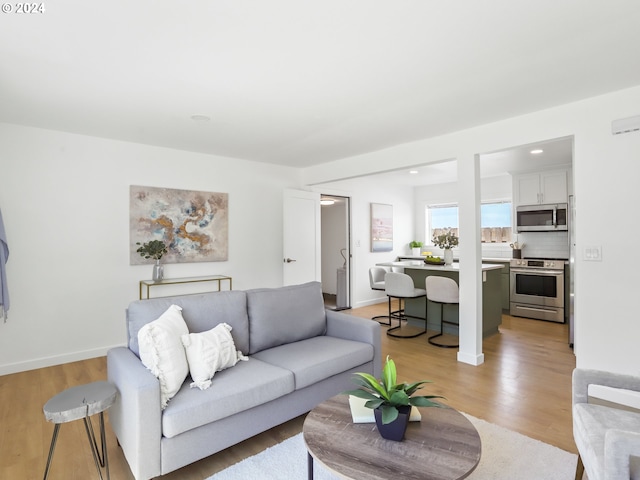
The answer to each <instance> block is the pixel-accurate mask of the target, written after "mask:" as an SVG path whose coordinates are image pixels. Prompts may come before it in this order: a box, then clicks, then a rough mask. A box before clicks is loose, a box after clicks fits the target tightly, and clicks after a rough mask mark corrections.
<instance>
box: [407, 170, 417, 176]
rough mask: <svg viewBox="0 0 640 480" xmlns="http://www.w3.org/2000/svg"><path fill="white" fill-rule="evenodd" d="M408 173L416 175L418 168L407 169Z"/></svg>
mask: <svg viewBox="0 0 640 480" xmlns="http://www.w3.org/2000/svg"><path fill="white" fill-rule="evenodd" d="M409 173H410V174H411V175H416V174H417V173H418V170H409Z"/></svg>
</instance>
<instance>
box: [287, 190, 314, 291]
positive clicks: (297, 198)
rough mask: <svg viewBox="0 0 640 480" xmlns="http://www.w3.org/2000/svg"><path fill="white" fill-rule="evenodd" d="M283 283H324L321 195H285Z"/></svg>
mask: <svg viewBox="0 0 640 480" xmlns="http://www.w3.org/2000/svg"><path fill="white" fill-rule="evenodd" d="M283 205H284V215H283V216H284V219H283V230H284V231H283V242H282V243H283V250H282V251H283V267H282V268H283V276H282V277H283V283H284V285H297V284H300V283H305V282H311V281H314V280H315V281H321V278H322V273H321V263H320V194H319V193H315V192H306V191H302V190H290V189H287V190H285V191H284V199H283Z"/></svg>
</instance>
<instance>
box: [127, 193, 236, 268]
mask: <svg viewBox="0 0 640 480" xmlns="http://www.w3.org/2000/svg"><path fill="white" fill-rule="evenodd" d="M228 197H229V196H228V194H227V193H215V192H198V191H191V190H176V189H171V188H159V187H143V186H138V185H131V186H130V189H129V212H130V218H129V231H130V235H129V243H130V254H131V255H130V263H131V265H140V264H145V263H149V260H145V259H144V258H143V257H141V256H140V254H139V253H137V252H136V250H137V249H138V247H139V246H138V245H136V242H140V243H145V242H148V241H150V240H162V241H164V242H165V243H166V244H167V248H168V250H169V252H168V253H167V254H166V255H165V256H164V257H162V262H163V263H186V262H222V261H226V260H228V255H229V253H228V251H229V217H228V213H229V198H228Z"/></svg>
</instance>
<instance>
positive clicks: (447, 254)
mask: <svg viewBox="0 0 640 480" xmlns="http://www.w3.org/2000/svg"><path fill="white" fill-rule="evenodd" d="M452 263H453V250H451V249H450V248H445V249H444V264H445V265H451V264H452Z"/></svg>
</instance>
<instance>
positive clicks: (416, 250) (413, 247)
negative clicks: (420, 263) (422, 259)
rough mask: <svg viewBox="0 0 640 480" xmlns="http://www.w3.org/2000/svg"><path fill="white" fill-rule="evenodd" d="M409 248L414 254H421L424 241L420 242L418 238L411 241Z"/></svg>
mask: <svg viewBox="0 0 640 480" xmlns="http://www.w3.org/2000/svg"><path fill="white" fill-rule="evenodd" d="M409 248H410V249H411V253H412V255H420V249H421V248H422V242H418V241H417V240H413V241H412V242H411V243H409Z"/></svg>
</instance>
